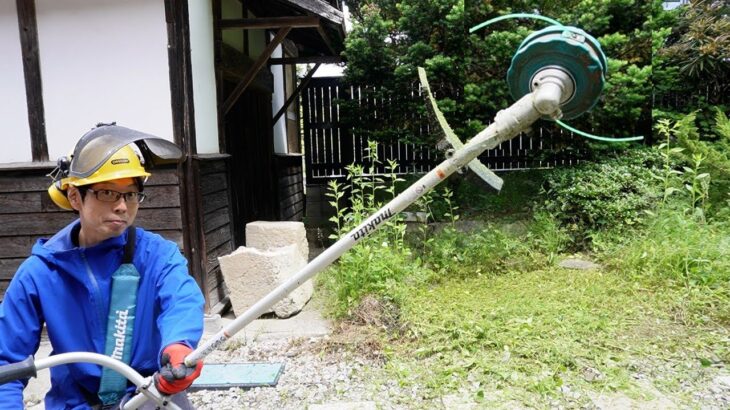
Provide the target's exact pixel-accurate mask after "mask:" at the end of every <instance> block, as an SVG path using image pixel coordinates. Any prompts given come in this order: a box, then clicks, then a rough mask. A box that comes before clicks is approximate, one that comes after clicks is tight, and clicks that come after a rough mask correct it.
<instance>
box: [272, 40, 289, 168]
mask: <svg viewBox="0 0 730 410" xmlns="http://www.w3.org/2000/svg"><path fill="white" fill-rule="evenodd" d="M271 37H272V38H273V37H274V36H273V35H272V36H271ZM282 54H283V52H282V46H278V47H276V49H274V52H273V53H271V57H272V58H281V57H282ZM270 70H271V73H272V74H273V75H274V95H272V96H271V112H272V113H273V114H274V115H275V114H276V113H277V112H279V110H280V109H281V107H283V106H284V102H285V101H286V92H285V91H284V66H283V65H281V64H277V65H272V66H271V69H270ZM288 151H289V147H288V144H287V138H286V115H282V116H281V117H279V119H278V120H277V121H276V124H274V152H275V153H277V154H286V153H288Z"/></svg>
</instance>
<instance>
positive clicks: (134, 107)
mask: <svg viewBox="0 0 730 410" xmlns="http://www.w3.org/2000/svg"><path fill="white" fill-rule="evenodd" d="M344 35H345V30H344V17H343V13H342V3H341V0H189V1H188V0H127V1H116V0H15V1H4V2H0V55H2V56H3V58H2V62H0V96H1V97H2V98H0V123H2V125H3V135H2V137H1V138H2V142H3V148H2V149H1V150H0V299H1V298H2V295H3V293H4V291H5V289H6V288H7V285H8V283H9V281H10V279H11V278H12V276H13V274H14V273H15V271H16V269H17V267H18V265H19V264H20V263H21V262H22V261H23V259H24V258H26V257H27V256H28V255H29V253H30V249H31V246H32V244H33V243H34V242H35V240H36V239H37V238H40V237H48V236H51V235H53V234H54V233H55V232H56V231H57V230H58V229H59V228H61V227H62V226H64V225H65V224H67V223H68V222H70V221H71V220H73V219H74V218H75V215H74V214H73V213H71V212H64V211H61V210H60V209H58V208H57V207H55V206H54V205H53V203H52V202H51V201H50V199H49V198H48V195H47V194H46V189H47V188H48V185H49V184H50V182H51V181H50V178H48V177H47V176H46V175H47V174H48V173H49V172H50V171H51V170H52V169H53V168H54V167H55V160H56V159H57V158H58V157H60V156H63V155H66V154H68V152H69V151H70V150H71V149H72V148H73V146H74V145H75V142H76V141H77V140H78V138H79V137H80V136H81V135H83V133H84V132H86V131H88V130H89V129H90V128H91V127H93V126H94V124H95V123H97V122H111V121H116V122H117V123H118V124H119V125H123V126H126V127H129V128H133V129H138V130H140V131H144V132H147V133H150V134H154V135H157V136H159V137H161V138H165V139H168V140H170V141H173V142H175V143H176V144H178V145H179V146H180V147H181V148H182V150H183V152H184V160H183V161H182V163H181V164H180V165H178V166H177V167H174V168H168V169H156V170H153V177H151V178H150V180H149V181H148V185H147V188H146V190H147V192H148V193H149V194H150V196H151V198H150V200H148V201H146V202H145V203H144V204H142V206H141V208H140V211H139V214H138V218H137V222H136V224H137V225H139V226H142V227H144V228H146V229H149V230H152V231H156V232H158V233H160V234H162V235H163V236H165V237H167V238H169V239H171V240H173V241H176V242H177V243H178V244H179V245H180V248H181V249H182V250H183V252H184V254H185V255H186V256H187V257H188V261H189V269H190V274H191V275H193V276H194V277H195V279H196V281H197V282H198V283H199V285H200V286H201V288H202V289H203V290H204V292H205V295H206V302H207V309H208V310H209V311H210V312H217V311H220V310H222V309H223V308H224V307H225V302H226V293H227V291H226V289H225V284H224V283H223V281H222V278H221V275H220V270H219V268H218V262H217V256H220V255H223V254H227V253H229V252H231V251H232V250H234V249H235V247H237V246H240V245H243V244H244V240H245V238H244V226H245V224H246V223H247V222H250V221H253V220H299V219H301V217H302V216H303V208H304V203H305V201H304V193H303V183H302V181H303V173H302V147H301V144H300V130H299V111H298V107H297V103H296V100H297V99H296V97H297V94H298V93H299V91H300V90H301V88H302V87H301V86H302V85H303V84H304V83H306V82H307V81H308V80H309V78H311V75H312V74H313V72H314V70H316V68H317V67H318V66H319V64H321V63H328V62H339V53H340V51H341V50H342V48H343V41H344ZM302 63H308V64H313V65H314V68H313V69H310V71H309V72H308V73H307V75H306V76H305V77H304V79H303V80H301V81H300V84H299V86H298V84H297V72H296V67H297V66H296V65H297V64H302ZM299 67H304V66H299Z"/></svg>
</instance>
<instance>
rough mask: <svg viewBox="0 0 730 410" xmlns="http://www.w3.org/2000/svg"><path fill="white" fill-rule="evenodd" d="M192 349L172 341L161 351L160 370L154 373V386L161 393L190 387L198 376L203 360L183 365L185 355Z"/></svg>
mask: <svg viewBox="0 0 730 410" xmlns="http://www.w3.org/2000/svg"><path fill="white" fill-rule="evenodd" d="M192 351H193V349H191V348H189V347H187V346H185V345H184V344H181V343H173V344H171V345H169V346H167V347H166V348H165V350H163V351H162V358H161V359H160V371H159V372H158V373H157V374H156V375H155V387H157V390H159V391H160V393H163V394H169V395H172V394H177V393H180V392H181V391H183V390H185V389H187V388H188V387H190V385H191V384H193V380H195V379H197V378H198V376H200V372H201V371H202V370H203V361H202V360H198V362H197V363H196V364H195V367H188V366H185V356H187V355H189V354H190V353H191V352H192Z"/></svg>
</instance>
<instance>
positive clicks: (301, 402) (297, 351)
mask: <svg viewBox="0 0 730 410" xmlns="http://www.w3.org/2000/svg"><path fill="white" fill-rule="evenodd" d="M232 344H233V345H234V346H235V348H232V349H227V350H221V351H216V352H214V353H211V355H210V356H208V358H207V359H206V361H208V362H210V363H214V362H215V363H225V362H230V363H235V362H268V363H274V362H283V363H285V367H284V371H283V374H282V375H281V377H280V378H279V382H278V384H277V386H276V387H257V388H253V389H249V390H242V389H238V388H231V389H228V390H204V391H198V392H194V393H192V394H191V399H192V401H193V403H194V404H195V405H196V406H197V408H198V409H201V410H204V409H211V410H212V409H243V408H255V409H305V408H307V407H309V406H312V405H321V404H337V403H339V407H340V408H343V407H345V405H344V404H343V403H360V407H357V408H367V406H368V405H370V406H372V405H374V404H377V408H379V409H399V408H419V407H422V408H443V405H442V402H441V400H430V401H425V400H423V399H421V398H420V397H418V394H417V393H418V392H417V390H413V389H411V388H408V389H401V388H399V386H398V385H397V383H389V382H385V381H382V380H374V379H373V377H374V376H373V375H374V374H376V373H377V372H378V370H379V369H381V367H382V360H379V359H378V358H375V357H370V358H366V357H364V356H363V355H359V354H356V353H353V352H351V351H348V349H344V348H340V347H337V346H336V345H333V344H332V343H331V340H330V338H329V337H326V336H325V337H322V338H307V339H287V340H266V341H260V342H250V343H248V344H246V345H240V344H239V345H238V346H236V345H237V344H236V342H235V341H234V342H232ZM368 402H370V403H368ZM363 406H365V407H363ZM370 408H373V407H370Z"/></svg>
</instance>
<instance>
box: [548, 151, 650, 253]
mask: <svg viewBox="0 0 730 410" xmlns="http://www.w3.org/2000/svg"><path fill="white" fill-rule="evenodd" d="M660 158H661V157H660V156H659V154H658V152H657V151H655V150H650V149H640V148H637V149H632V150H628V151H626V152H621V153H617V154H616V155H614V156H612V157H610V158H607V159H605V160H603V161H601V162H598V163H585V164H582V165H579V166H577V167H573V168H562V169H556V170H553V171H552V172H550V174H549V175H548V176H547V177H546V180H545V183H544V184H543V191H542V195H543V197H544V201H542V203H540V204H538V205H537V206H538V207H539V209H542V210H544V211H546V212H548V213H549V214H550V215H552V216H553V217H554V218H555V219H556V220H558V221H559V222H560V224H561V226H563V227H564V228H565V229H566V230H567V233H568V234H569V235H571V236H572V241H573V243H574V245H576V246H577V247H578V248H581V247H583V246H586V245H588V244H589V243H590V238H591V236H592V234H593V233H594V232H597V231H603V230H607V229H611V230H613V231H614V232H618V233H620V232H621V231H623V230H625V229H626V228H629V227H633V226H635V225H637V224H639V223H641V222H642V220H643V219H644V217H645V213H644V211H645V210H649V209H652V208H653V207H654V206H655V205H656V204H657V202H658V201H657V200H658V199H659V198H660V195H659V189H658V187H657V183H656V182H655V181H654V175H655V174H657V173H658V172H659V169H660Z"/></svg>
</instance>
